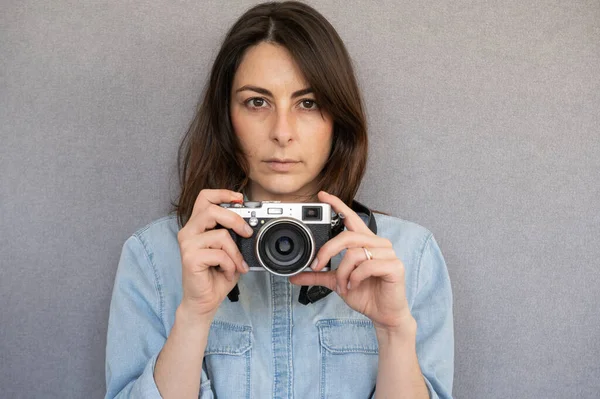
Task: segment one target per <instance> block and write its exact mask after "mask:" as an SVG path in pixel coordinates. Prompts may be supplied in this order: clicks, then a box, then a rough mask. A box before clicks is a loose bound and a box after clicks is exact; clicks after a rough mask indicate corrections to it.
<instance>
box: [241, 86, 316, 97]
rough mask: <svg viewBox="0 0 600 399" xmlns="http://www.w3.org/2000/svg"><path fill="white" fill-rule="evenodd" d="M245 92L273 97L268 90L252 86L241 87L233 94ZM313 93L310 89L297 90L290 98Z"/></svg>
mask: <svg viewBox="0 0 600 399" xmlns="http://www.w3.org/2000/svg"><path fill="white" fill-rule="evenodd" d="M246 90H250V91H254V92H256V93H260V94H264V95H265V96H269V97H274V96H273V93H271V92H270V91H269V90H267V89H263V88H262V87H258V86H252V85H245V86H242V87H240V88H239V89H237V90H236V91H235V92H236V93H239V92H241V91H246ZM314 92H315V91H314V90H313V89H312V87H307V88H306V89H302V90H298V91H295V92H293V93H292V98H296V97H300V96H303V95H305V94H309V93H314Z"/></svg>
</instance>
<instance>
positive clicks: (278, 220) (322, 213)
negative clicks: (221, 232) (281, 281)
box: [220, 201, 343, 277]
mask: <svg viewBox="0 0 600 399" xmlns="http://www.w3.org/2000/svg"><path fill="white" fill-rule="evenodd" d="M220 206H221V207H223V208H227V209H229V210H231V211H232V212H235V213H237V214H238V215H240V216H241V217H242V218H243V219H244V220H245V221H246V222H247V223H248V224H249V225H250V226H251V227H252V228H253V229H254V234H253V235H252V236H251V237H249V238H245V237H242V236H239V235H238V234H237V233H235V232H234V231H233V230H231V229H229V232H230V234H231V236H232V238H233V240H234V242H235V243H236V244H237V246H238V248H239V249H240V252H241V253H242V256H243V257H244V259H245V260H246V263H248V266H249V267H250V271H268V272H271V273H273V274H275V275H278V276H286V277H287V276H293V275H295V274H298V273H300V272H302V271H303V270H305V269H307V268H308V271H310V268H309V266H310V264H311V263H312V261H313V259H314V258H315V255H316V254H317V252H318V251H319V249H320V248H321V247H322V246H323V244H325V243H326V242H327V241H328V240H330V239H331V238H332V237H334V236H335V235H337V234H338V233H339V232H340V231H341V230H342V228H343V223H342V221H341V220H340V218H339V217H338V215H337V214H336V213H335V212H333V211H332V209H331V206H330V205H329V204H324V203H289V202H278V201H262V202H253V201H251V202H244V203H225V204H220ZM326 270H329V268H328V267H326V268H325V269H323V271H326Z"/></svg>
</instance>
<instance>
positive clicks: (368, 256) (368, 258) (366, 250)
mask: <svg viewBox="0 0 600 399" xmlns="http://www.w3.org/2000/svg"><path fill="white" fill-rule="evenodd" d="M363 249H364V250H365V255H366V256H367V260H371V259H373V254H372V253H371V251H369V250H368V249H367V248H365V247H363Z"/></svg>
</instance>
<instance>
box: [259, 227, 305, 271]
mask: <svg viewBox="0 0 600 399" xmlns="http://www.w3.org/2000/svg"><path fill="white" fill-rule="evenodd" d="M255 253H256V258H257V260H258V262H259V263H260V265H261V266H262V267H264V268H265V269H266V270H268V271H269V272H271V273H273V274H275V275H278V276H293V275H295V274H298V273H300V272H301V271H302V270H304V269H305V268H306V267H307V266H309V265H310V262H311V261H312V259H313V258H314V256H315V239H314V237H313V234H312V232H311V230H310V229H309V228H308V227H307V226H306V225H305V224H304V223H302V222H301V221H299V220H297V219H294V218H288V217H280V218H275V219H271V220H269V221H268V222H267V223H265V225H264V226H262V227H261V229H260V230H259V231H258V233H257V236H256V240H255Z"/></svg>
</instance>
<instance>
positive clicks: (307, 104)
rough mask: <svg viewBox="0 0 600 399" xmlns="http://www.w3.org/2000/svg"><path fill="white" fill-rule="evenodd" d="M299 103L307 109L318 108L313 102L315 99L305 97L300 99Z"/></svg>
mask: <svg viewBox="0 0 600 399" xmlns="http://www.w3.org/2000/svg"><path fill="white" fill-rule="evenodd" d="M300 105H301V106H302V108H303V109H309V110H311V109H317V108H319V107H318V105H317V103H316V102H315V100H308V99H305V100H302V101H300Z"/></svg>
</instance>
